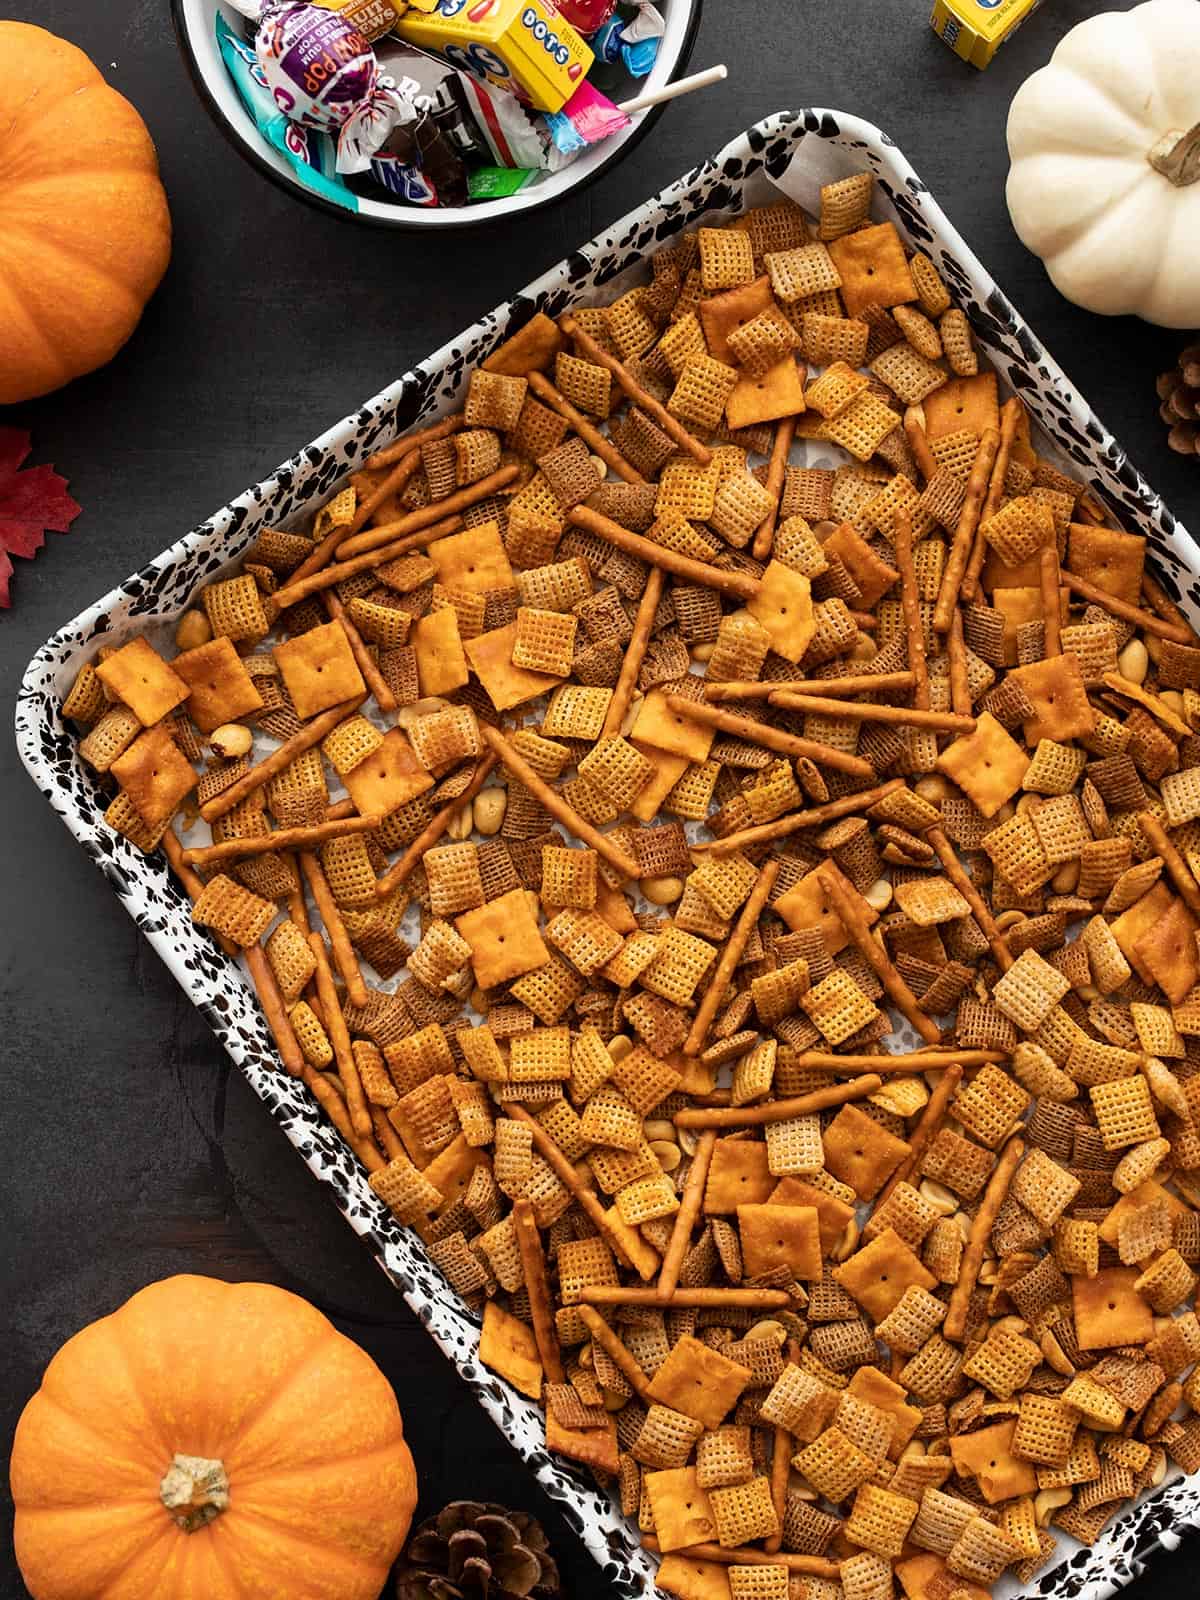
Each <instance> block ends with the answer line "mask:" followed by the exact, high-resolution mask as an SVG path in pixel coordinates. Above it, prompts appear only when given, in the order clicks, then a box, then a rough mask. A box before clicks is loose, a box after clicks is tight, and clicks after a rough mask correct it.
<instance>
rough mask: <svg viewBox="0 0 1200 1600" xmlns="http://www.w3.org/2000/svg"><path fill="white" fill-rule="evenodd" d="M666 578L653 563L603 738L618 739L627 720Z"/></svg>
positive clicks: (602, 731)
mask: <svg viewBox="0 0 1200 1600" xmlns="http://www.w3.org/2000/svg"><path fill="white" fill-rule="evenodd" d="M665 582H666V579H665V578H664V577H663V572H662V568H661V567H652V568H651V569H650V576H649V577H648V578H647V579H646V587H645V588H644V589H643V590H642V598H641V599H640V600H639V601H638V608H637V616H636V617H635V618H634V623H633V636H632V638H631V639H630V641H629V643H628V644H627V645H626V646H625V655H624V657H623V659H622V661H621V671H620V673H619V675H618V677H617V683H616V687H615V688H614V689H613V697H612V699H611V700H610V701H609V704H608V712H607V714H606V715H605V718H604V726H603V727H602V728H601V730H600V737H601V738H602V739H615V738H616V736H617V735H618V734H619V733H620V731H621V724H622V722H624V720H625V713H626V712H627V711H628V710H629V703H630V701H631V700H632V699H633V691H634V689H635V688H636V687H637V681H638V673H639V672H641V670H642V662H643V661H644V660H645V659H646V646H647V645H648V644H649V643H650V630H651V629H652V628H653V626H654V618H655V616H656V615H657V613H658V606H659V601H660V600H661V599H662V592H663V585H664V583H665Z"/></svg>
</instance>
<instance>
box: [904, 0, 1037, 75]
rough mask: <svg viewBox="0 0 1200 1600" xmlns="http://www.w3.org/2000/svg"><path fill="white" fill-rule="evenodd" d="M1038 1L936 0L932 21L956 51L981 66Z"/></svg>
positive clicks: (937, 32)
mask: <svg viewBox="0 0 1200 1600" xmlns="http://www.w3.org/2000/svg"><path fill="white" fill-rule="evenodd" d="M1039 4H1040V0H933V14H932V15H931V16H930V18H929V25H930V27H931V28H932V29H933V31H934V33H936V34H937V35H938V36H939V38H941V39H944V40H945V42H946V43H947V44H948V45H949V46H950V48H951V50H953V51H954V53H955V55H957V56H961V57H962V59H963V60H964V61H967V62H969V63H970V65H971V66H973V67H978V68H980V70H982V69H983V68H984V67H986V66H987V65H988V63H989V62H990V61H991V59H992V57H993V56H994V55H995V54H996V51H997V50H999V48H1000V46H1001V45H1002V44H1003V43H1004V41H1005V40H1006V39H1007V38H1009V37H1010V36H1011V35H1012V34H1014V33H1015V32H1016V30H1017V29H1018V28H1019V27H1020V25H1021V23H1022V22H1024V20H1025V18H1026V17H1027V16H1029V14H1030V13H1031V12H1033V11H1036V10H1037V8H1038V5H1039Z"/></svg>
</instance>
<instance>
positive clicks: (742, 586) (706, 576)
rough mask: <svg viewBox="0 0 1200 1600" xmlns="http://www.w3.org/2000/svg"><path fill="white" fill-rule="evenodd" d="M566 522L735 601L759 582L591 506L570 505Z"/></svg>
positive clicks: (751, 592) (752, 593) (749, 596)
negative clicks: (669, 544)
mask: <svg viewBox="0 0 1200 1600" xmlns="http://www.w3.org/2000/svg"><path fill="white" fill-rule="evenodd" d="M567 521H568V522H573V523H575V525H576V526H577V527H580V528H586V529H587V530H588V532H589V533H594V534H596V535H597V537H599V538H601V539H607V540H608V542H609V544H615V545H616V547H617V549H618V550H624V551H625V553H626V555H630V556H636V557H637V558H638V560H639V561H646V562H649V564H650V565H651V566H652V567H661V568H662V569H663V571H664V572H669V573H670V574H671V575H672V577H675V578H683V579H684V580H685V582H687V583H695V584H699V586H700V587H701V588H702V589H716V590H717V592H718V593H719V594H727V595H732V596H733V597H734V599H736V600H753V599H754V597H755V595H756V594H757V593H758V592H759V590H760V589H761V587H762V585H761V584H760V583H759V581H758V579H757V578H748V577H747V576H746V574H745V573H744V572H726V571H725V570H724V569H723V568H721V567H710V566H709V565H708V563H707V562H706V561H694V560H693V559H692V557H691V556H681V555H678V554H677V553H676V552H675V551H674V550H668V549H666V548H665V547H664V546H663V545H661V544H655V543H654V541H653V540H652V539H644V538H643V537H642V535H641V534H640V533H633V532H632V531H631V530H630V529H629V528H623V527H622V526H621V524H620V523H619V522H614V521H613V520H612V518H611V517H606V516H604V515H603V514H602V513H601V512H599V511H593V510H592V508H591V506H572V507H571V509H570V511H568V512H567Z"/></svg>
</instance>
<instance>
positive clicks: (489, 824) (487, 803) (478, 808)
mask: <svg viewBox="0 0 1200 1600" xmlns="http://www.w3.org/2000/svg"><path fill="white" fill-rule="evenodd" d="M472 809H473V812H474V816H475V826H476V828H478V830H479V832H480V833H482V834H483V835H484V836H485V837H486V838H489V839H490V838H492V836H493V835H494V834H497V833H499V832H500V826H501V824H502V823H503V821H504V813H505V812H506V811H507V810H508V790H507V789H500V788H488V789H481V790H480V791H479V793H478V794H477V795H476V796H475V804H474V806H473V808H472Z"/></svg>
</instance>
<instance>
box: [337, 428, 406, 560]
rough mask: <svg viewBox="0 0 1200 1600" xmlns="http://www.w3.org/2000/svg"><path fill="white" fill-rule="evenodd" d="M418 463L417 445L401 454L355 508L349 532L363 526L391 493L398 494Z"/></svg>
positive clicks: (353, 531) (354, 531)
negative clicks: (374, 487)
mask: <svg viewBox="0 0 1200 1600" xmlns="http://www.w3.org/2000/svg"><path fill="white" fill-rule="evenodd" d="M420 465H421V450H420V447H419V446H416V447H415V448H413V449H412V450H409V451H408V452H407V453H406V454H405V455H402V456H401V457H400V459H399V461H397V463H396V465H395V466H394V467H393V468H392V470H391V471H390V472H389V473H388V475H387V477H386V478H384V480H383V482H382V483H381V484H380V485H379V487H378V488H377V489H373V490H372V491H371V493H370V494H369V495H368V496H367V498H366V499H365V500H364V501H363V502H362V504H361V505H360V506H358V507H357V508H356V509H355V512H354V516H353V518H352V520H351V523H350V532H351V533H357V532H358V530H359V529H360V528H363V527H365V526H366V525H367V523H368V522H369V521H370V520H371V518H372V517H373V516H374V514H375V512H376V511H377V510H378V509H379V507H380V506H381V505H382V504H383V502H384V501H385V500H387V499H388V498H389V497H390V496H391V495H394V494H399V492H400V490H401V489H403V487H404V485H405V484H406V483H407V482H408V480H409V479H410V478H411V477H412V476H413V474H414V473H415V472H416V471H417V468H418V467H419V466H420ZM345 537H346V535H345V534H342V538H345Z"/></svg>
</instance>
